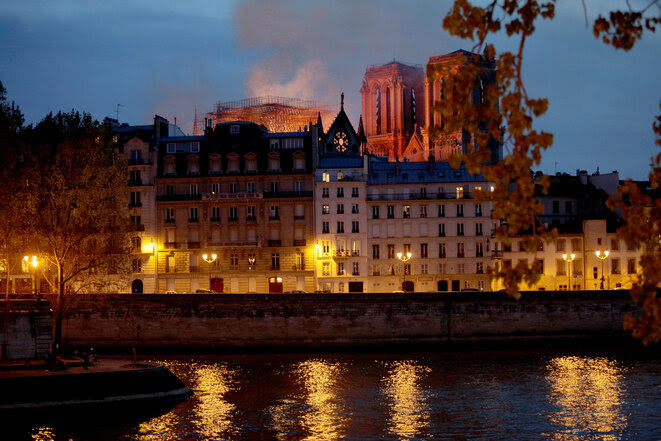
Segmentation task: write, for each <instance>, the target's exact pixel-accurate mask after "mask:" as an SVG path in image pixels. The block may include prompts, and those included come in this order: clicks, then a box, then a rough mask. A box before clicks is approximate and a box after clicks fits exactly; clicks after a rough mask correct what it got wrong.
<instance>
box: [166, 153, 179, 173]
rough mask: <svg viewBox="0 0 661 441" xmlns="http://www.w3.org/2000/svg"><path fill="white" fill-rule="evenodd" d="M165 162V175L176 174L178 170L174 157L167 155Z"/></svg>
mask: <svg viewBox="0 0 661 441" xmlns="http://www.w3.org/2000/svg"><path fill="white" fill-rule="evenodd" d="M164 164H165V175H166V176H168V175H169V176H174V175H176V174H177V170H176V164H175V160H174V157H172V156H166V157H165V159H164Z"/></svg>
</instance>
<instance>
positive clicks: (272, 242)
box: [267, 239, 282, 247]
mask: <svg viewBox="0 0 661 441" xmlns="http://www.w3.org/2000/svg"><path fill="white" fill-rule="evenodd" d="M267 244H268V246H270V247H281V246H282V241H281V240H279V239H278V240H269V241H268V242H267Z"/></svg>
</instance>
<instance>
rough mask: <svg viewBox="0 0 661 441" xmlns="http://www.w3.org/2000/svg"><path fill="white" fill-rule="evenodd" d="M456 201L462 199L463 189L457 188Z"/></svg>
mask: <svg viewBox="0 0 661 441" xmlns="http://www.w3.org/2000/svg"><path fill="white" fill-rule="evenodd" d="M456 190H457V199H462V198H463V197H464V187H457V189H456Z"/></svg>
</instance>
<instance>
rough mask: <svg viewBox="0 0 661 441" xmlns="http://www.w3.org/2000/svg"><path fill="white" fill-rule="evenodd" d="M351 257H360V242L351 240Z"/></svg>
mask: <svg viewBox="0 0 661 441" xmlns="http://www.w3.org/2000/svg"><path fill="white" fill-rule="evenodd" d="M351 255H352V256H360V240H356V239H352V240H351Z"/></svg>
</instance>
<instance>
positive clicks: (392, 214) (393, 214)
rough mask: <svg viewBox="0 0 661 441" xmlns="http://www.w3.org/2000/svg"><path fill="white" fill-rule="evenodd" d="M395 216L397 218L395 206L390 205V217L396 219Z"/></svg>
mask: <svg viewBox="0 0 661 441" xmlns="http://www.w3.org/2000/svg"><path fill="white" fill-rule="evenodd" d="M394 218H395V206H394V205H388V219H394Z"/></svg>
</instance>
